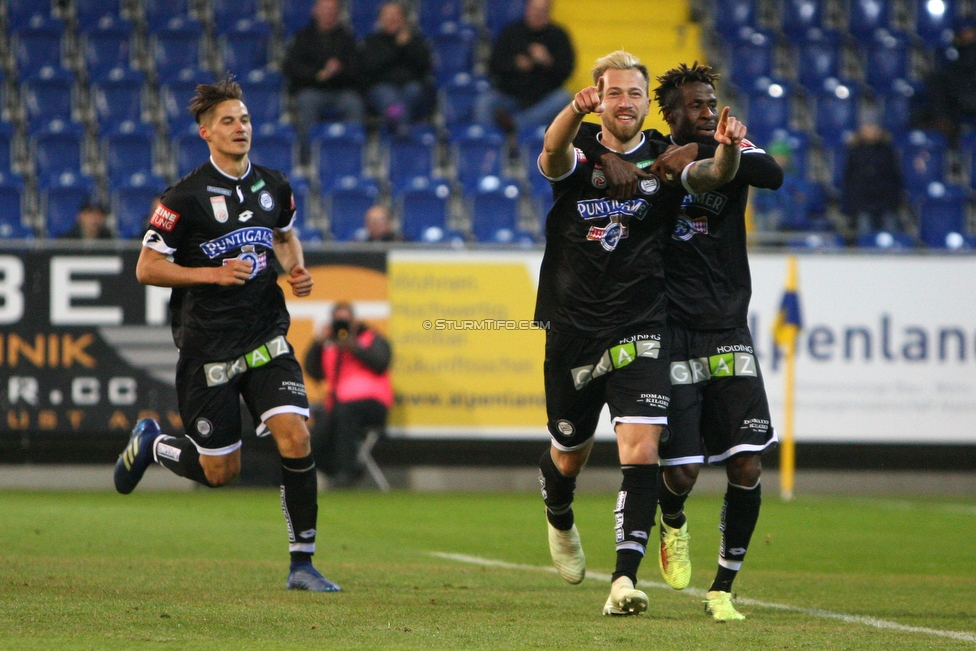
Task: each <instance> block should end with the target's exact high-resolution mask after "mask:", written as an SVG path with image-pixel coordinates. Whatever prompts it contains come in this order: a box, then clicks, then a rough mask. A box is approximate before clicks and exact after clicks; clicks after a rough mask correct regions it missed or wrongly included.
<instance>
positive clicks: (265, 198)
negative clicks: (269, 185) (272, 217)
mask: <svg viewBox="0 0 976 651" xmlns="http://www.w3.org/2000/svg"><path fill="white" fill-rule="evenodd" d="M258 203H260V204H261V207H262V208H264V209H265V210H267V211H269V212H270V211H271V209H272V208H274V199H273V198H272V197H271V193H270V192H268V191H267V190H264V191H263V192H261V194H260V195H259V196H258Z"/></svg>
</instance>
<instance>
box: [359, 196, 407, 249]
mask: <svg viewBox="0 0 976 651" xmlns="http://www.w3.org/2000/svg"><path fill="white" fill-rule="evenodd" d="M363 225H364V226H365V237H366V241H367V242H399V241H400V240H401V239H402V238H401V237H400V236H399V235H398V234H397V232H396V229H395V228H394V227H393V215H392V214H391V213H390V208H389V207H388V206H385V205H383V204H381V203H377V204H373V205H372V206H370V208H369V210H367V211H366V215H365V217H364V219H363Z"/></svg>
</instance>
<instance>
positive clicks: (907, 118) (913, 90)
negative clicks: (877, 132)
mask: <svg viewBox="0 0 976 651" xmlns="http://www.w3.org/2000/svg"><path fill="white" fill-rule="evenodd" d="M920 90H921V84H920V83H918V82H911V81H908V80H907V79H896V80H894V81H893V82H892V83H891V86H889V87H888V88H886V89H881V90H879V91H878V94H877V96H876V97H877V99H879V100H880V102H881V104H882V106H883V110H882V113H881V126H883V127H884V128H885V129H887V130H888V131H889V132H891V134H892V135H893V136H894V137H895V138H900V137H901V136H902V135H903V134H904V133H905V131H906V130H907V129H908V126H909V123H910V122H911V114H912V107H913V106H914V102H915V96H916V95H918V93H919V92H920Z"/></svg>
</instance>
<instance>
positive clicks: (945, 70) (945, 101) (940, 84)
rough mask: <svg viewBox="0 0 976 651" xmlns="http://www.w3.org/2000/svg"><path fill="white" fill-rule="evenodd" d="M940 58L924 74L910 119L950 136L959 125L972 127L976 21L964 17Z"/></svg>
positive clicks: (975, 114)
mask: <svg viewBox="0 0 976 651" xmlns="http://www.w3.org/2000/svg"><path fill="white" fill-rule="evenodd" d="M944 60H945V63H944V64H943V65H942V66H940V67H938V68H937V69H936V70H934V71H933V72H932V73H931V74H929V76H928V77H927V78H926V80H925V91H924V93H923V94H922V98H921V100H920V102H919V105H918V107H917V110H916V112H915V115H914V116H913V120H912V121H913V124H914V125H915V126H918V127H921V128H927V129H938V130H939V131H943V132H944V133H946V135H948V136H949V137H950V138H953V139H954V138H956V137H957V136H958V135H959V130H960V126H961V125H968V126H969V127H970V128H976V21H974V20H968V21H966V22H964V23H963V24H962V25H960V26H959V28H958V29H956V32H955V37H954V39H953V44H952V47H950V48H948V49H947V50H946V51H945V55H944Z"/></svg>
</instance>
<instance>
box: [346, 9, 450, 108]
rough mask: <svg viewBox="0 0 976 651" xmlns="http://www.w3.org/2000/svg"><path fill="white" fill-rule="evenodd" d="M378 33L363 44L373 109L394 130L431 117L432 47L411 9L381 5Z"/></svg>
mask: <svg viewBox="0 0 976 651" xmlns="http://www.w3.org/2000/svg"><path fill="white" fill-rule="evenodd" d="M376 24H377V30H376V31H375V32H373V33H372V34H370V35H369V36H367V37H366V39H365V40H364V41H363V47H362V53H363V70H364V71H365V73H366V79H367V83H368V89H367V91H366V101H367V103H368V105H369V109H370V110H371V111H372V112H373V113H375V114H376V115H380V116H382V117H384V118H385V119H386V120H387V122H388V123H389V124H390V126H392V127H399V126H401V125H406V124H410V123H411V122H414V121H416V120H417V119H418V118H421V117H423V116H424V115H426V114H427V112H428V111H427V107H426V106H425V105H426V104H427V99H428V98H429V96H430V85H431V84H430V71H431V68H432V67H433V60H432V58H431V51H430V46H429V45H428V44H427V42H426V40H425V39H424V37H423V35H421V34H420V33H419V32H418V31H417V29H416V28H415V27H414V26H413V25H412V24H411V23H410V20H409V14H408V11H407V8H406V6H405V5H404V4H402V3H401V2H398V1H397V0H393V1H391V2H385V3H383V4H382V5H381V6H380V10H379V18H378V19H377V21H376Z"/></svg>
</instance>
